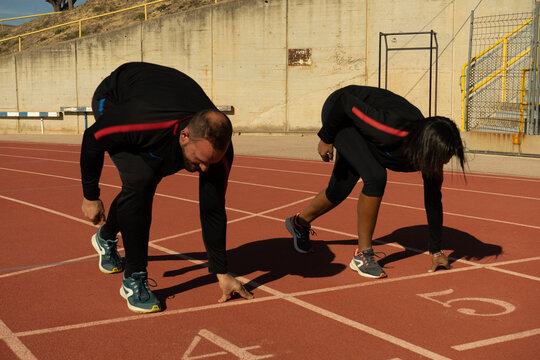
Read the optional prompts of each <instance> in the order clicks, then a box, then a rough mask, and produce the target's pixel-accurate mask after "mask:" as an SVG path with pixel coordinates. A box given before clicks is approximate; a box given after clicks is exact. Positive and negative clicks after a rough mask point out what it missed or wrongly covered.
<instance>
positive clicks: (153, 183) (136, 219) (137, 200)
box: [101, 152, 162, 276]
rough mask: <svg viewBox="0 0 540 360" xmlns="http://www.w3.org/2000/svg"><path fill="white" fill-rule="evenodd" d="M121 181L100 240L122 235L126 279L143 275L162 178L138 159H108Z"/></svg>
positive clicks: (128, 156) (119, 155) (117, 156)
mask: <svg viewBox="0 0 540 360" xmlns="http://www.w3.org/2000/svg"><path fill="white" fill-rule="evenodd" d="M111 159H112V160H113V162H114V164H115V165H116V167H117V169H118V172H119V173H120V178H121V180H122V190H121V191H120V193H119V194H118V196H116V198H115V199H114V201H113V202H112V204H111V206H110V209H109V215H108V216H107V222H106V223H105V225H104V226H103V227H102V229H101V236H102V237H103V238H105V239H114V238H115V237H116V234H117V233H118V232H120V233H121V234H122V242H123V244H124V248H125V253H126V269H125V274H126V276H129V275H131V274H132V273H133V272H138V271H146V267H147V265H148V240H149V237H150V223H151V221H152V202H153V199H154V194H155V192H156V188H157V185H158V184H159V182H160V181H161V178H162V177H161V175H158V174H156V172H155V171H154V170H153V169H152V168H150V167H149V166H148V164H147V163H146V162H145V160H144V159H143V158H142V157H141V156H138V155H135V154H131V153H128V152H120V153H117V154H114V155H112V156H111Z"/></svg>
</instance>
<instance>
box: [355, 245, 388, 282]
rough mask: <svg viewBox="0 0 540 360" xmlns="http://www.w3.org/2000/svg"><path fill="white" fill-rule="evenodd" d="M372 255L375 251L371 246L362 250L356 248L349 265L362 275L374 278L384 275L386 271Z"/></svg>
mask: <svg viewBox="0 0 540 360" xmlns="http://www.w3.org/2000/svg"><path fill="white" fill-rule="evenodd" d="M374 256H375V253H374V252H373V249H371V248H370V249H367V250H364V251H358V249H356V251H355V252H354V256H353V258H352V260H351V263H350V264H349V267H350V268H351V269H352V270H354V271H356V272H358V274H360V275H361V276H364V277H369V278H374V279H381V278H384V277H386V276H387V275H386V273H385V272H384V270H383V269H382V267H381V266H380V265H379V264H378V263H377V261H375V258H374Z"/></svg>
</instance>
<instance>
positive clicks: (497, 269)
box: [486, 266, 540, 281]
mask: <svg viewBox="0 0 540 360" xmlns="http://www.w3.org/2000/svg"><path fill="white" fill-rule="evenodd" d="M486 269H489V270H493V271H498V272H502V273H505V274H509V275H514V276H519V277H522V278H525V279H529V280H534V281H540V277H538V276H532V275H527V274H523V273H520V272H517V271H512V270H507V269H501V268H497V267H493V266H486Z"/></svg>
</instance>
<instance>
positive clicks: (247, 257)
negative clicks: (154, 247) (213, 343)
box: [148, 238, 346, 305]
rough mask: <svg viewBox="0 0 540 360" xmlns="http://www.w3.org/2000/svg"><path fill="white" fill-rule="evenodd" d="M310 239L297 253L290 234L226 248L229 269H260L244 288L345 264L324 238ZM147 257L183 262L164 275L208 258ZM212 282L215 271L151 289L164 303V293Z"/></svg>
mask: <svg viewBox="0 0 540 360" xmlns="http://www.w3.org/2000/svg"><path fill="white" fill-rule="evenodd" d="M313 243H314V248H315V252H313V253H310V254H300V253H297V252H296V251H295V250H294V248H293V243H292V238H274V239H265V240H259V241H252V242H250V243H247V244H244V245H241V246H239V247H237V248H233V249H229V250H228V251H227V260H228V264H229V271H230V272H231V273H233V274H235V275H237V276H244V275H248V274H252V273H254V272H263V273H262V274H260V275H259V276H257V277H256V278H255V279H253V280H252V281H250V282H249V283H247V284H246V285H245V287H246V289H247V290H249V291H251V290H253V289H255V288H257V287H259V286H260V285H264V284H267V283H270V282H272V281H275V280H278V279H281V278H282V277H285V276H287V275H297V276H301V277H304V278H320V277H330V276H334V275H336V274H338V273H340V272H342V271H343V270H344V269H345V268H346V266H345V265H343V264H339V263H334V262H333V261H334V259H335V254H334V253H333V252H332V251H330V248H329V247H328V245H326V243H325V242H324V241H314V242H313ZM201 246H202V244H201ZM182 257H188V258H191V259H195V260H200V261H203V262H204V264H200V265H193V264H192V263H191V262H190V263H187V264H186V262H185V260H183V259H182ZM148 260H149V261H175V262H177V263H179V264H181V265H184V264H186V266H183V267H180V268H179V269H177V270H170V271H166V272H165V273H164V274H163V276H164V277H170V276H179V275H182V274H185V273H188V272H190V271H193V270H198V269H203V268H206V262H207V260H208V258H207V256H206V252H195V253H185V254H179V255H158V256H149V259H148ZM216 282H217V279H216V276H215V275H213V274H205V275H203V276H199V277H196V278H193V279H191V280H188V281H186V282H184V283H181V284H178V285H175V286H172V287H169V288H165V289H158V290H153V292H154V294H155V295H156V297H157V298H158V299H159V300H160V301H161V303H162V304H163V305H164V304H165V300H166V299H167V298H168V297H173V296H174V295H176V294H179V293H182V292H185V291H188V290H191V289H194V288H197V287H199V286H204V285H208V284H212V283H216Z"/></svg>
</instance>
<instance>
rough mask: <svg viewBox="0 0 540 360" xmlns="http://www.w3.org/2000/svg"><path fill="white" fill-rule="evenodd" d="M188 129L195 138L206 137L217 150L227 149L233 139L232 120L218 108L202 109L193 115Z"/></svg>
mask: <svg viewBox="0 0 540 360" xmlns="http://www.w3.org/2000/svg"><path fill="white" fill-rule="evenodd" d="M188 129H189V131H190V136H191V138H192V139H193V140H197V139H206V140H208V141H209V142H210V144H212V146H213V147H214V149H216V150H226V149H227V146H228V145H229V142H230V141H231V136H232V124H231V120H229V118H228V117H227V115H225V114H224V113H222V112H221V111H219V110H216V109H206V110H202V111H199V112H198V113H196V114H195V115H193V117H192V118H191V119H190V120H189V125H188Z"/></svg>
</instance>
